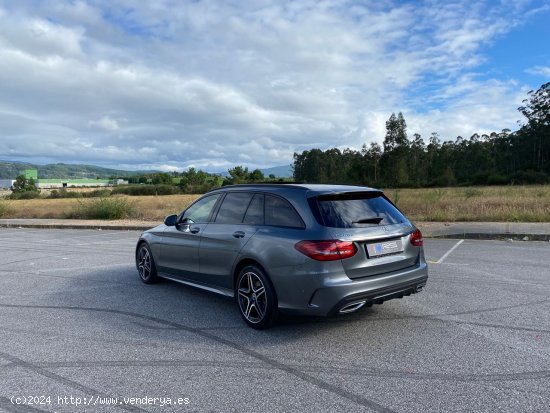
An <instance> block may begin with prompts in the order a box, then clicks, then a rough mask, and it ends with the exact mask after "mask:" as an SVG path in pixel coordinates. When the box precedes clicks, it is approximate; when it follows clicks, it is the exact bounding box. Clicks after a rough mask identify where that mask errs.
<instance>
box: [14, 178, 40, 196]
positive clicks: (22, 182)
mask: <svg viewBox="0 0 550 413" xmlns="http://www.w3.org/2000/svg"><path fill="white" fill-rule="evenodd" d="M12 192H13V193H14V194H21V193H23V192H40V189H38V188H37V187H36V183H35V182H34V179H33V178H29V179H27V178H26V177H25V175H19V176H18V177H17V178H15V182H14V183H13V185H12Z"/></svg>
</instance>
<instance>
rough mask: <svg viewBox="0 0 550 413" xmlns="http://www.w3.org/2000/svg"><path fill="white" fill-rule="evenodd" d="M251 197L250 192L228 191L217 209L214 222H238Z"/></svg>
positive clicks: (241, 219) (241, 218)
mask: <svg viewBox="0 0 550 413" xmlns="http://www.w3.org/2000/svg"><path fill="white" fill-rule="evenodd" d="M251 199H252V194H250V193H247V192H229V193H228V194H227V195H226V196H225V198H224V200H223V202H222V205H221V207H220V210H219V211H218V215H217V216H216V221H215V222H216V224H240V223H241V222H242V221H243V217H244V213H245V212H246V209H247V207H248V204H249V202H250V200H251Z"/></svg>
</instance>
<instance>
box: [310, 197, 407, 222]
mask: <svg viewBox="0 0 550 413" xmlns="http://www.w3.org/2000/svg"><path fill="white" fill-rule="evenodd" d="M318 201H319V209H320V213H321V218H322V220H323V224H324V225H325V226H327V227H334V228H362V227H367V226H378V225H392V224H398V223H401V222H406V221H407V219H406V218H405V217H404V216H403V214H401V212H399V210H398V209H397V208H395V207H394V206H393V205H392V204H391V203H390V202H389V201H388V200H387V199H386V198H384V197H383V196H382V194H381V193H379V192H374V193H373V192H371V193H359V194H343V195H330V196H320V197H319V198H318Z"/></svg>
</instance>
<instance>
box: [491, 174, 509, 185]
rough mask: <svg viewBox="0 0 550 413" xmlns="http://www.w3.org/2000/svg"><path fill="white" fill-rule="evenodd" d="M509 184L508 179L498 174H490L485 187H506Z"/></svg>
mask: <svg viewBox="0 0 550 413" xmlns="http://www.w3.org/2000/svg"><path fill="white" fill-rule="evenodd" d="M509 182H510V178H508V177H507V176H504V175H499V174H491V175H489V177H488V178H487V185H506V184H508V183H509Z"/></svg>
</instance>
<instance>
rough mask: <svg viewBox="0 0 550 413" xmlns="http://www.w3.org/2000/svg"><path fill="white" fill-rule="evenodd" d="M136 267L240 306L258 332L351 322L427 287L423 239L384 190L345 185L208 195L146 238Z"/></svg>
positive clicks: (242, 188)
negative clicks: (297, 322) (295, 317)
mask: <svg viewBox="0 0 550 413" xmlns="http://www.w3.org/2000/svg"><path fill="white" fill-rule="evenodd" d="M136 265H137V269H138V272H139V276H140V278H141V280H142V281H143V282H145V283H147V284H149V283H153V282H155V281H157V280H158V279H159V278H166V279H170V280H173V281H177V282H181V283H184V284H188V285H191V286H194V287H198V288H202V289H205V290H208V291H212V292H215V293H219V294H223V295H225V296H229V297H233V298H235V300H236V301H237V305H238V308H239V311H240V313H241V315H242V317H243V319H244V321H245V322H246V323H247V324H248V325H250V326H251V327H253V328H256V329H262V328H267V327H269V326H270V325H272V324H273V322H274V321H275V319H276V316H277V314H278V313H279V312H288V313H295V314H311V315H320V316H325V315H332V314H343V313H351V312H354V311H356V310H358V309H359V308H361V307H363V306H364V305H372V304H381V303H382V302H384V301H386V300H389V299H392V298H401V297H403V296H406V295H410V294H414V293H417V292H419V291H420V290H422V288H423V287H424V286H425V285H426V281H427V279H428V268H427V264H426V260H425V258H424V251H423V240H422V234H421V232H420V231H419V230H418V229H417V228H415V227H414V225H413V224H411V223H410V222H409V220H408V219H407V218H405V216H404V215H403V214H402V213H401V212H400V211H399V210H398V209H397V207H396V206H395V205H394V204H392V202H391V201H389V200H388V198H386V197H385V196H384V194H383V193H382V192H381V191H379V190H377V189H372V188H367V187H359V186H346V185H301V184H257V185H256V184H255V185H233V186H226V187H223V188H220V189H216V190H213V191H210V192H208V193H206V194H205V195H203V196H202V197H200V198H199V199H198V200H197V201H195V202H194V203H193V204H192V205H191V206H189V207H188V208H187V209H186V210H185V211H183V212H182V213H181V214H179V215H171V216H168V217H166V219H165V221H164V224H162V225H159V226H157V227H155V228H152V229H150V230H147V231H145V232H144V233H143V234H142V235H141V237H140V239H139V241H138V243H137V247H136Z"/></svg>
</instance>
